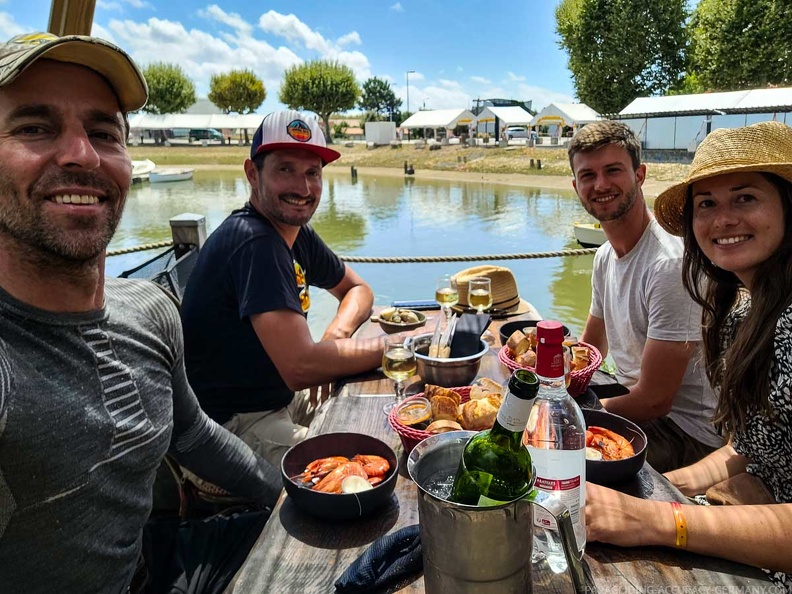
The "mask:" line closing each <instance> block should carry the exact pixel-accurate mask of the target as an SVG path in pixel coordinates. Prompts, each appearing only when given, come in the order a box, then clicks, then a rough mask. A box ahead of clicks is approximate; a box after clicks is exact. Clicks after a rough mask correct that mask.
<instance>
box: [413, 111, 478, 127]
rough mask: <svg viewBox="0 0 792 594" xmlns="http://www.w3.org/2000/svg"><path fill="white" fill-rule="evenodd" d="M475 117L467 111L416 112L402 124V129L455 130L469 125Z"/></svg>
mask: <svg viewBox="0 0 792 594" xmlns="http://www.w3.org/2000/svg"><path fill="white" fill-rule="evenodd" d="M475 119H476V116H474V115H473V112H471V111H470V110H469V109H432V110H426V111H416V112H415V113H414V114H412V115H411V116H410V117H409V118H407V119H406V120H404V122H402V125H401V127H402V128H446V129H448V128H456V127H457V126H459V125H469V124H471V123H472V122H474V121H475Z"/></svg>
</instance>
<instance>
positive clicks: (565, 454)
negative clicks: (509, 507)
mask: <svg viewBox="0 0 792 594" xmlns="http://www.w3.org/2000/svg"><path fill="white" fill-rule="evenodd" d="M528 451H529V452H530V453H531V459H532V460H533V463H534V465H535V467H536V482H535V483H534V486H535V487H536V488H537V489H540V490H542V491H545V492H547V493H552V494H554V495H555V496H556V497H558V498H559V499H560V500H561V502H562V503H563V504H565V505H566V506H567V507H568V508H569V515H570V517H571V519H572V527H573V528H574V530H575V540H576V541H577V547H578V550H582V549H583V547H584V546H585V544H586V525H585V509H586V453H585V449H583V450H546V449H543V448H534V447H528ZM534 524H536V525H537V526H539V527H541V528H548V529H550V530H557V529H558V527H557V525H556V521H555V518H554V517H553V515H552V514H551V513H550V512H548V511H546V510H544V509H542V508H541V507H538V506H537V507H535V509H534Z"/></svg>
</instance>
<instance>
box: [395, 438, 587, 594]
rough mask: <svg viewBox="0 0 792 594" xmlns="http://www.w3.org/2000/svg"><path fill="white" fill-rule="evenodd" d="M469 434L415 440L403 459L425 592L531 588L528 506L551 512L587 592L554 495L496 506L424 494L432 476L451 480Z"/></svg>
mask: <svg viewBox="0 0 792 594" xmlns="http://www.w3.org/2000/svg"><path fill="white" fill-rule="evenodd" d="M473 435H475V432H473V431H450V432H448V433H441V434H439V435H433V436H431V437H429V438H427V439H425V440H423V441H422V442H420V443H419V444H418V445H417V446H415V448H414V449H413V451H412V452H411V453H410V457H409V458H408V460H407V470H408V472H409V473H410V477H411V478H412V479H413V481H415V483H416V484H417V485H418V514H419V524H420V527H421V547H422V549H423V561H424V583H425V586H426V592H427V594H468V593H470V594H472V593H474V592H475V593H476V594H511V593H514V594H518V593H519V594H524V593H525V592H532V591H533V584H532V580H531V552H532V549H533V528H534V524H533V506H534V504H536V505H539V506H541V507H543V508H544V509H546V510H548V511H549V512H550V513H552V514H553V515H554V516H555V518H556V520H557V522H558V526H559V531H560V534H561V539H562V543H563V546H564V552H565V554H566V558H567V566H568V568H569V572H570V574H571V577H572V583H573V585H574V587H575V591H576V592H581V593H582V592H585V578H584V575H583V567H582V564H581V561H580V559H579V558H578V554H579V553H578V551H577V548H576V546H575V536H574V532H573V529H572V521H571V519H570V516H569V510H568V509H567V507H566V505H564V504H563V503H561V502H560V501H559V500H558V498H556V497H555V496H554V495H549V494H547V493H545V492H543V491H539V490H536V489H534V490H532V492H531V494H530V495H528V496H526V497H524V498H523V499H519V500H517V501H513V502H511V503H505V504H503V505H499V506H496V507H475V506H471V505H461V504H457V503H452V502H450V501H446V500H443V499H440V498H439V497H437V496H436V495H433V494H432V493H430V492H429V491H427V490H426V489H425V486H426V485H427V484H429V483H430V482H431V481H433V480H435V479H436V477H438V476H453V475H454V474H455V473H456V471H457V467H458V466H459V459H460V457H461V456H462V451H463V449H464V447H465V444H466V443H467V441H468V439H470V437H471V436H473Z"/></svg>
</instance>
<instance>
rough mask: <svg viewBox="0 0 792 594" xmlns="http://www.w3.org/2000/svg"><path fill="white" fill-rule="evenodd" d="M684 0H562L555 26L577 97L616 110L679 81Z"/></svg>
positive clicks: (683, 44) (604, 110) (596, 106)
mask: <svg viewBox="0 0 792 594" xmlns="http://www.w3.org/2000/svg"><path fill="white" fill-rule="evenodd" d="M685 3H686V0H561V3H560V4H559V5H558V6H557V7H556V30H557V32H558V34H559V36H560V37H561V41H560V42H559V43H560V45H561V47H562V48H564V49H565V50H566V52H567V57H568V65H569V69H570V71H571V72H572V76H573V77H574V80H575V90H576V92H577V96H578V97H579V99H580V101H582V102H583V103H586V104H587V105H589V106H590V107H592V108H593V109H595V110H596V111H598V112H600V113H606V114H607V113H616V112H618V111H620V110H622V109H623V108H624V107H625V106H626V105H628V104H629V103H630V102H631V101H632V100H633V99H635V98H636V97H640V96H646V95H658V94H662V93H665V92H667V91H668V90H669V89H672V88H675V87H676V86H678V85H679V84H680V81H681V79H682V75H683V72H684V69H685V48H686V42H687V37H686V30H685V20H686V18H687V10H686V8H685Z"/></svg>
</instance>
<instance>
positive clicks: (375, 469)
mask: <svg viewBox="0 0 792 594" xmlns="http://www.w3.org/2000/svg"><path fill="white" fill-rule="evenodd" d="M352 461H353V462H359V463H360V464H361V465H362V466H363V470H365V471H366V474H367V475H368V476H369V478H370V479H371V478H374V477H381V476H384V475H385V473H386V472H388V470H390V464H388V461H387V460H386V459H385V458H383V457H381V456H368V455H366V454H358V455H356V456H355V457H354V458H352ZM369 482H370V483H371V481H369ZM371 484H372V485H373V484H374V483H371Z"/></svg>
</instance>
